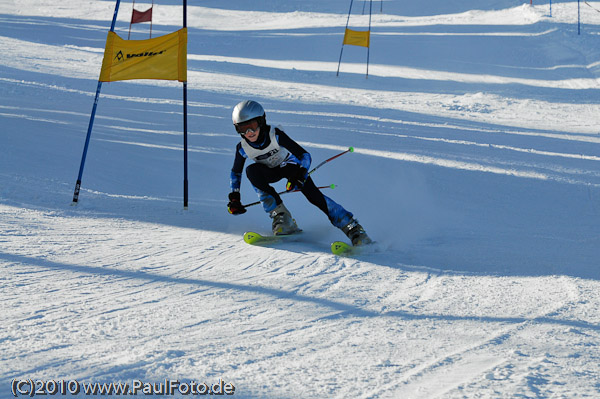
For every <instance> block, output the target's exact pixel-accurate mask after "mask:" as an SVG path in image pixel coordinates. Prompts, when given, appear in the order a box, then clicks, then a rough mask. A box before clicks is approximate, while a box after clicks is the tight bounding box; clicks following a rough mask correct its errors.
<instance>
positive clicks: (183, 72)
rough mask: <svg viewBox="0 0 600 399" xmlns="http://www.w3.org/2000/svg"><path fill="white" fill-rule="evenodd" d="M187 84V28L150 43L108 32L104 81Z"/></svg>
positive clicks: (101, 74) (102, 75)
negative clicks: (164, 81)
mask: <svg viewBox="0 0 600 399" xmlns="http://www.w3.org/2000/svg"><path fill="white" fill-rule="evenodd" d="M131 79H160V80H178V81H180V82H186V81H187V28H183V29H180V30H178V31H176V32H173V33H169V34H168V35H164V36H160V37H155V38H153V39H146V40H124V39H122V38H120V37H119V36H118V35H117V34H116V33H115V32H113V31H110V32H108V37H107V38H106V48H105V50H104V59H103V60H102V70H101V71H100V79H99V80H100V81H102V82H114V81H117V80H131Z"/></svg>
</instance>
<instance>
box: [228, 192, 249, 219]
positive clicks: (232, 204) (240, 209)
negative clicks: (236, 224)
mask: <svg viewBox="0 0 600 399" xmlns="http://www.w3.org/2000/svg"><path fill="white" fill-rule="evenodd" d="M227 210H228V211H229V213H231V214H232V215H241V214H242V213H246V208H244V205H242V201H241V196H240V193H239V191H234V192H231V193H229V203H228V204H227Z"/></svg>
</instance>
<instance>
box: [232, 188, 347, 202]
mask: <svg viewBox="0 0 600 399" xmlns="http://www.w3.org/2000/svg"><path fill="white" fill-rule="evenodd" d="M335 187H336V186H335V184H330V185H329V186H321V187H317V188H318V189H319V190H322V189H324V188H331V189H334V188H335ZM298 191H302V190H292V191H287V190H285V191H281V192H278V193H277V194H279V195H282V194H287V193H297V192H298ZM258 204H260V201H256V202H251V203H250V204H248V205H242V206H243V207H244V208H248V207H249V206H254V205H258Z"/></svg>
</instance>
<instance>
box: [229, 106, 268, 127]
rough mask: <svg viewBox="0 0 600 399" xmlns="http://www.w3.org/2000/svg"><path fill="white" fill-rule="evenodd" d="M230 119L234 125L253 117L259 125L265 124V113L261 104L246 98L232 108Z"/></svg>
mask: <svg viewBox="0 0 600 399" xmlns="http://www.w3.org/2000/svg"><path fill="white" fill-rule="evenodd" d="M231 119H232V121H233V124H234V125H235V126H237V125H238V124H240V123H243V122H248V121H251V120H253V119H256V120H257V121H258V125H259V126H263V125H265V124H266V114H265V110H264V108H263V107H262V105H260V104H259V103H257V102H256V101H252V100H246V101H242V102H241V103H238V105H236V106H235V107H234V108H233V113H232V115H231Z"/></svg>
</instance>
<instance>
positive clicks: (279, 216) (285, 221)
mask: <svg viewBox="0 0 600 399" xmlns="http://www.w3.org/2000/svg"><path fill="white" fill-rule="evenodd" d="M246 176H247V177H248V180H250V183H251V184H252V187H253V188H254V191H256V193H257V194H258V197H259V199H260V202H261V203H262V205H263V209H264V210H265V212H267V213H268V214H269V217H270V218H271V219H273V222H272V226H271V227H272V230H273V234H275V235H282V234H291V233H294V232H296V231H298V230H299V229H298V225H296V221H295V220H294V219H293V218H292V214H291V213H290V211H288V209H287V208H286V207H285V205H284V204H283V202H282V201H281V197H280V196H279V194H277V191H276V190H275V189H274V188H273V187H272V186H271V185H270V183H275V182H277V181H279V180H281V179H282V178H283V177H284V176H283V174H282V171H281V168H269V167H268V166H266V165H263V164H259V163H254V164H251V165H249V166H248V167H247V168H246Z"/></svg>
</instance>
